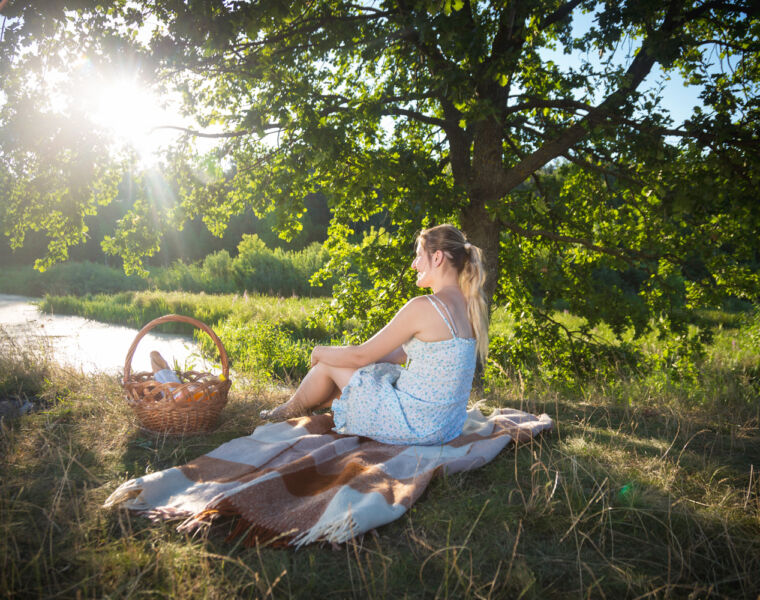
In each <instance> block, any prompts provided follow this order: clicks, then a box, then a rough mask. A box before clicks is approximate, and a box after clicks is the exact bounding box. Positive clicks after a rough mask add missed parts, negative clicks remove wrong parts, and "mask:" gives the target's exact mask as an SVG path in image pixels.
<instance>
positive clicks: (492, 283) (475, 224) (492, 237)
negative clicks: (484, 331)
mask: <svg viewBox="0 0 760 600" xmlns="http://www.w3.org/2000/svg"><path fill="white" fill-rule="evenodd" d="M461 222H462V229H463V231H464V232H465V233H466V234H467V239H469V240H470V242H472V243H473V244H474V245H476V246H478V247H479V248H480V249H481V250H482V251H483V263H484V264H483V266H484V268H485V271H486V282H485V294H486V302H487V303H488V308H489V309H490V308H491V304H492V303H493V297H494V292H495V291H496V284H497V283H498V281H499V233H500V230H499V225H498V223H496V222H495V221H494V220H493V217H491V215H489V214H488V211H486V208H485V200H479V199H476V198H471V199H470V204H469V206H467V207H466V208H464V209H463V210H462V216H461Z"/></svg>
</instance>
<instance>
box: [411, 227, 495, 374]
mask: <svg viewBox="0 0 760 600" xmlns="http://www.w3.org/2000/svg"><path fill="white" fill-rule="evenodd" d="M418 240H420V241H422V243H423V246H424V248H425V250H426V251H427V252H430V253H432V252H436V251H438V250H441V251H442V252H443V253H444V254H445V255H446V256H447V257H448V258H449V260H451V263H452V265H453V266H454V267H455V268H456V270H457V272H458V273H459V281H458V283H459V287H460V289H461V290H462V293H463V294H464V297H465V299H466V300H467V316H468V317H469V319H470V325H472V330H473V332H474V333H475V340H476V342H475V345H476V348H477V353H478V357H479V358H480V362H481V363H485V360H486V357H487V356H488V305H487V303H486V297H485V293H484V292H483V284H484V283H485V280H486V272H485V269H484V268H483V251H482V250H481V249H480V248H478V247H477V246H473V245H472V244H471V243H470V242H468V241H467V238H466V237H465V235H464V234H463V233H462V232H461V231H460V230H459V229H457V228H456V227H454V226H453V225H448V224H445V225H437V226H436V227H431V228H430V229H424V230H422V231H421V232H420V235H419V237H418Z"/></svg>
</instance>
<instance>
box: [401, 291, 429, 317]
mask: <svg viewBox="0 0 760 600" xmlns="http://www.w3.org/2000/svg"><path fill="white" fill-rule="evenodd" d="M431 310H433V307H432V306H431V305H430V301H429V300H428V299H427V297H425V296H415V297H414V298H412V299H411V300H409V301H408V302H407V303H406V304H404V306H403V307H402V308H401V310H400V311H399V312H398V314H399V315H403V317H404V318H405V319H412V320H415V321H417V320H419V319H424V318H425V317H427V315H428V314H429V312H430V311H431Z"/></svg>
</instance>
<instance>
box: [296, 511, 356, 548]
mask: <svg viewBox="0 0 760 600" xmlns="http://www.w3.org/2000/svg"><path fill="white" fill-rule="evenodd" d="M356 533H357V525H356V521H355V520H354V517H353V515H352V514H351V511H350V510H348V511H346V514H345V515H344V516H343V517H342V518H340V519H337V520H335V521H332V522H330V523H323V524H321V525H318V526H317V525H315V526H314V527H312V528H311V529H307V530H306V531H304V532H303V533H302V534H300V535H297V536H295V537H294V538H293V541H292V545H293V546H295V547H296V548H300V547H301V546H305V545H306V544H312V543H314V542H322V541H324V542H333V543H336V544H342V543H343V542H347V541H348V540H350V539H351V538H353V537H354V536H355V535H356Z"/></svg>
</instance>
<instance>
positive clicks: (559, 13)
mask: <svg viewBox="0 0 760 600" xmlns="http://www.w3.org/2000/svg"><path fill="white" fill-rule="evenodd" d="M581 2H583V0H571V1H570V2H568V3H566V4H563V5H562V6H560V7H559V8H558V9H557V10H555V11H554V12H553V13H552V14H550V15H549V16H547V17H546V18H545V19H543V20H542V21H541V22H540V23H539V25H538V28H539V30H541V31H543V30H544V29H547V28H549V27H551V26H552V25H554V24H555V23H557V22H559V21H561V20H562V19H564V18H565V17H567V16H568V15H569V14H570V13H571V12H573V10H575V8H576V7H577V6H578V5H579V4H580V3H581Z"/></svg>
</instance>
